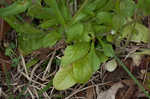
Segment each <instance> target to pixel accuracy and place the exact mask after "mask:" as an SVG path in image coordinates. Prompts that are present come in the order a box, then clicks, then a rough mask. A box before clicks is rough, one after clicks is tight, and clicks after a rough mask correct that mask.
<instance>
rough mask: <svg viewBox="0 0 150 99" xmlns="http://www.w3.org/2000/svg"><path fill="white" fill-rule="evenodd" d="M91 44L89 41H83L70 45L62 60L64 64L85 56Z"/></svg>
mask: <svg viewBox="0 0 150 99" xmlns="http://www.w3.org/2000/svg"><path fill="white" fill-rule="evenodd" d="M89 48H90V45H89V43H87V42H81V43H77V44H74V45H70V46H68V47H67V48H66V49H65V52H64V56H63V57H62V60H61V65H62V66H67V65H69V64H71V63H73V62H75V61H77V60H79V59H80V58H82V57H84V56H85V55H86V54H87V53H88V51H89Z"/></svg>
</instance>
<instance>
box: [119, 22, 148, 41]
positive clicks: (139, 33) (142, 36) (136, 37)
mask: <svg viewBox="0 0 150 99" xmlns="http://www.w3.org/2000/svg"><path fill="white" fill-rule="evenodd" d="M133 29H135V30H136V33H134V31H133ZM130 34H132V35H131V39H130V40H131V41H134V42H145V43H148V42H149V37H150V31H149V29H148V28H147V27H145V26H144V25H142V24H139V23H136V25H135V27H133V26H131V25H129V26H127V27H125V28H124V29H123V31H122V35H121V36H120V38H127V37H128V36H129V35H130Z"/></svg>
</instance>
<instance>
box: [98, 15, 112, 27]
mask: <svg viewBox="0 0 150 99" xmlns="http://www.w3.org/2000/svg"><path fill="white" fill-rule="evenodd" d="M96 18H97V21H96V22H97V23H98V24H107V25H110V24H112V13H110V12H99V13H98V14H97V15H96Z"/></svg>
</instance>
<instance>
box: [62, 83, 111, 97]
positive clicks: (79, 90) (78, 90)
mask: <svg viewBox="0 0 150 99" xmlns="http://www.w3.org/2000/svg"><path fill="white" fill-rule="evenodd" d="M109 83H111V82H106V83H101V84H95V85H91V86H88V87H85V88H82V89H77V90H76V91H75V92H73V93H72V94H71V95H69V96H68V97H66V98H65V99H71V97H72V96H73V95H75V94H77V93H78V92H81V91H84V90H86V89H88V88H91V87H95V86H103V85H106V84H109Z"/></svg>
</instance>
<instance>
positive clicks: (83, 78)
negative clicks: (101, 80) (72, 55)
mask: <svg viewBox="0 0 150 99" xmlns="http://www.w3.org/2000/svg"><path fill="white" fill-rule="evenodd" d="M72 65H73V77H74V79H75V80H76V82H78V83H85V82H87V81H88V80H89V79H90V77H91V76H92V74H93V73H94V72H96V71H97V70H98V69H99V66H100V60H99V58H98V56H97V55H96V53H95V48H94V44H93V43H92V45H91V50H90V52H89V53H88V55H86V56H85V57H83V58H81V59H79V60H77V61H75V62H74V63H73V64H72Z"/></svg>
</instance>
